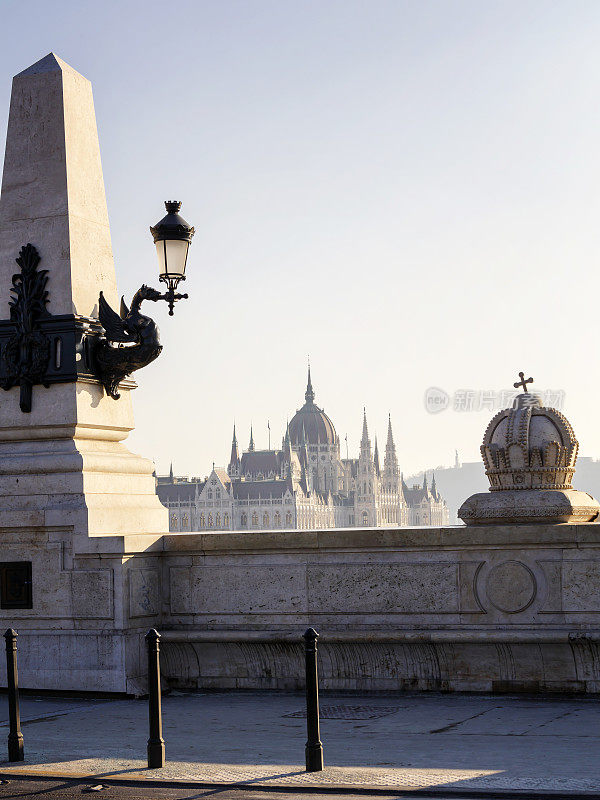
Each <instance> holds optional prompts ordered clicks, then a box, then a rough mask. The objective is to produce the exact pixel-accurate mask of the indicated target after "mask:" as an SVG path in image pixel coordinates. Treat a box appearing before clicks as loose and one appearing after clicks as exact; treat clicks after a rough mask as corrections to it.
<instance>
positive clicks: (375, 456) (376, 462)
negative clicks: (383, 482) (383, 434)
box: [373, 437, 381, 477]
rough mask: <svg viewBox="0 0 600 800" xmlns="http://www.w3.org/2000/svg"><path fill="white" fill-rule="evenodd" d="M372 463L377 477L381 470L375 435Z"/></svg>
mask: <svg viewBox="0 0 600 800" xmlns="http://www.w3.org/2000/svg"><path fill="white" fill-rule="evenodd" d="M373 464H374V465H375V474H376V475H377V477H379V476H380V475H381V470H380V468H379V448H378V446H377V437H375V453H374V455H373Z"/></svg>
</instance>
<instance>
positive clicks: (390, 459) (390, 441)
mask: <svg viewBox="0 0 600 800" xmlns="http://www.w3.org/2000/svg"><path fill="white" fill-rule="evenodd" d="M384 468H385V471H386V472H387V473H389V474H390V475H392V476H395V477H396V478H397V477H398V458H397V456H396V445H395V444H394V434H393V433H392V415H391V414H389V415H388V435H387V444H386V446H385V461H384Z"/></svg>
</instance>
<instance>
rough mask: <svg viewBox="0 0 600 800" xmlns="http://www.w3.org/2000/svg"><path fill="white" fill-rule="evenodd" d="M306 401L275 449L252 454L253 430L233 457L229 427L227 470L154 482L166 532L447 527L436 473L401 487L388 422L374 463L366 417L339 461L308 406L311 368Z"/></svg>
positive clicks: (317, 413) (334, 438)
mask: <svg viewBox="0 0 600 800" xmlns="http://www.w3.org/2000/svg"><path fill="white" fill-rule="evenodd" d="M304 398H305V403H304V405H303V406H302V408H301V409H300V410H299V411H297V412H296V414H295V415H294V417H293V419H292V420H291V422H290V423H289V424H288V426H287V430H286V432H285V436H284V438H283V441H282V446H281V450H270V449H269V450H257V449H256V448H255V446H254V439H253V436H252V431H251V432H250V444H249V446H248V449H247V450H245V451H244V452H242V453H241V454H240V451H239V447H238V441H237V436H236V431H235V426H234V429H233V440H232V443H231V456H230V459H229V465H228V467H227V469H226V470H225V469H219V468H214V467H213V470H212V472H211V474H210V475H209V476H208V478H206V479H204V480H200V479H196V478H191V479H187V478H178V477H177V478H176V477H174V476H173V470H172V469H171V472H170V474H169V475H168V476H165V477H158V478H157V479H156V491H157V494H158V496H159V498H160V501H161V502H162V504H163V505H164V506H166V507H167V508H168V509H169V528H170V530H171V531H174V532H177V531H205V530H206V531H209V530H210V531H228V530H229V531H239V530H241V531H247V530H281V529H285V528H299V529H310V528H348V527H377V528H391V527H394V528H395V527H398V526H412V525H435V526H438V525H447V524H448V521H449V514H448V507H447V505H446V502H445V500H444V499H443V498H442V497H441V496H440V494H439V492H438V490H437V488H436V484H435V475H432V476H431V478H430V480H429V481H428V479H427V473H425V478H424V480H423V483H422V484H420V485H415V486H411V487H408V486H407V485H406V483H405V482H404V478H403V476H402V473H401V472H400V469H399V467H398V458H397V456H396V445H395V444H394V436H393V433H392V422H391V419H390V420H389V423H388V433H387V443H386V446H385V454H384V457H383V466H382V465H381V461H380V456H379V448H378V445H377V440H375V449H374V450H373V448H372V447H371V440H370V439H369V431H368V428H367V416H366V412H365V413H364V414H363V430H362V438H361V442H360V454H359V456H358V458H341V457H340V438H339V436H338V435H337V433H336V430H335V428H334V426H333V423H332V421H331V420H330V419H329V417H328V416H327V414H326V413H325V412H324V411H323V410H322V409H321V408H319V406H317V405H316V404H315V392H314V390H313V386H312V381H311V376H310V368H309V370H308V383H307V386H306V393H305V395H304Z"/></svg>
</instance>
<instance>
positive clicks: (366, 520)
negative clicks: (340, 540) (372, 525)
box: [362, 511, 369, 525]
mask: <svg viewBox="0 0 600 800" xmlns="http://www.w3.org/2000/svg"><path fill="white" fill-rule="evenodd" d="M362 524H363V525H368V524H369V515H368V514H367V512H366V511H363V512H362Z"/></svg>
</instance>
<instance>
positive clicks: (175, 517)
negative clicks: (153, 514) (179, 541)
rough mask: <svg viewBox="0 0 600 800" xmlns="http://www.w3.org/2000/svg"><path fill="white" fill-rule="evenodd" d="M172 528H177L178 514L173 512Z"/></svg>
mask: <svg viewBox="0 0 600 800" xmlns="http://www.w3.org/2000/svg"><path fill="white" fill-rule="evenodd" d="M171 530H172V531H175V530H177V514H171Z"/></svg>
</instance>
